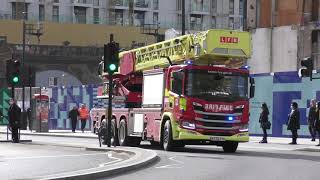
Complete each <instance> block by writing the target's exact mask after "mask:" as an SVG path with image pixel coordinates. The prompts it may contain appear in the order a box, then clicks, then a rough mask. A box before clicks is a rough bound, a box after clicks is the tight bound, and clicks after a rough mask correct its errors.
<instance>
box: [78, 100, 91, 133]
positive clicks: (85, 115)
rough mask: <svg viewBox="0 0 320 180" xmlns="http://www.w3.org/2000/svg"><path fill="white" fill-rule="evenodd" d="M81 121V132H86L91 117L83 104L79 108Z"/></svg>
mask: <svg viewBox="0 0 320 180" xmlns="http://www.w3.org/2000/svg"><path fill="white" fill-rule="evenodd" d="M79 114H80V120H81V131H82V132H84V128H85V127H86V122H87V119H88V117H89V111H88V108H87V107H86V105H85V104H82V105H81V107H80V108H79Z"/></svg>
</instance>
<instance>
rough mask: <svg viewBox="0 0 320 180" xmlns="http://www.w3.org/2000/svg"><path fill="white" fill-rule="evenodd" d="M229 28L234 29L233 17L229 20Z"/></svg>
mask: <svg viewBox="0 0 320 180" xmlns="http://www.w3.org/2000/svg"><path fill="white" fill-rule="evenodd" d="M229 28H230V29H234V18H233V17H230V18H229Z"/></svg>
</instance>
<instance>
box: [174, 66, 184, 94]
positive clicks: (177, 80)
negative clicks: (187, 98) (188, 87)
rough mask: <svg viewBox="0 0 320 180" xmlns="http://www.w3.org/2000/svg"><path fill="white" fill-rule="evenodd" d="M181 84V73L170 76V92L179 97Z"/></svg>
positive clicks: (177, 72)
mask: <svg viewBox="0 0 320 180" xmlns="http://www.w3.org/2000/svg"><path fill="white" fill-rule="evenodd" d="M182 82H183V72H182V71H176V72H172V74H171V91H172V92H174V93H176V94H178V95H181V94H182Z"/></svg>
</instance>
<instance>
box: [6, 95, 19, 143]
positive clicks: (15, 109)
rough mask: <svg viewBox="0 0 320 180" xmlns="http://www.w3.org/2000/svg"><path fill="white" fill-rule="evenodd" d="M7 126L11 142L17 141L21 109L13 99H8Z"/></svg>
mask: <svg viewBox="0 0 320 180" xmlns="http://www.w3.org/2000/svg"><path fill="white" fill-rule="evenodd" d="M9 104H10V107H9V110H8V117H9V127H10V128H11V135H12V142H13V143H19V132H18V131H19V128H20V118H21V109H20V107H19V106H18V105H17V101H16V100H15V99H10V100H9Z"/></svg>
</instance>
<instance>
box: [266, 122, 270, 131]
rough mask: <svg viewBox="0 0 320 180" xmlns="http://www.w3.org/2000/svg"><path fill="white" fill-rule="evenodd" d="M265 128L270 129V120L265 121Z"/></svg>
mask: <svg viewBox="0 0 320 180" xmlns="http://www.w3.org/2000/svg"><path fill="white" fill-rule="evenodd" d="M265 128H266V129H270V128H271V123H270V121H267V122H265Z"/></svg>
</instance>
